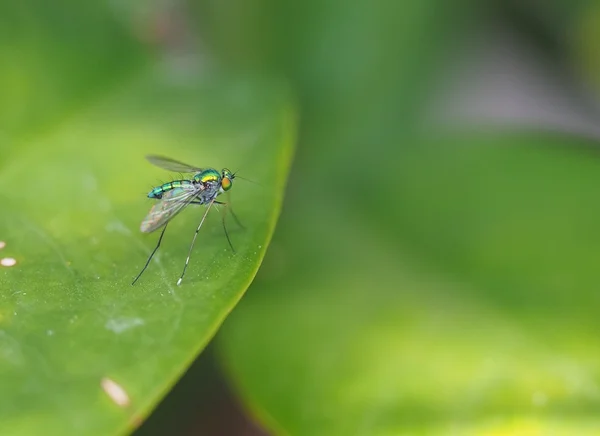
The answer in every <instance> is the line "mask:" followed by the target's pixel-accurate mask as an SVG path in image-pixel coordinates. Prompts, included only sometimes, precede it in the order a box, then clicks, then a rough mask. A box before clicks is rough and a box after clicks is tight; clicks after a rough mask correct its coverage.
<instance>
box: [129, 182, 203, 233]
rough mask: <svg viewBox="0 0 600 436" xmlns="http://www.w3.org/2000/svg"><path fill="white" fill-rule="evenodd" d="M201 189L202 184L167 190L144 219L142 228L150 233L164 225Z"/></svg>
mask: <svg viewBox="0 0 600 436" xmlns="http://www.w3.org/2000/svg"><path fill="white" fill-rule="evenodd" d="M201 191H202V185H198V186H189V187H182V188H176V189H172V190H170V191H167V192H165V193H164V194H163V196H162V198H161V199H160V200H159V201H158V203H156V204H155V205H154V206H152V209H150V212H148V215H146V218H144V220H143V221H142V224H141V226H140V230H141V231H142V232H144V233H150V232H153V231H154V230H156V229H158V228H160V227H162V226H163V225H165V224H166V223H167V222H168V221H169V220H171V219H172V218H173V217H174V216H175V215H177V214H178V213H179V212H181V210H182V209H183V208H184V207H186V206H187V205H188V204H190V202H191V201H192V200H193V199H194V198H196V196H197V195H198V194H199V193H200V192H201Z"/></svg>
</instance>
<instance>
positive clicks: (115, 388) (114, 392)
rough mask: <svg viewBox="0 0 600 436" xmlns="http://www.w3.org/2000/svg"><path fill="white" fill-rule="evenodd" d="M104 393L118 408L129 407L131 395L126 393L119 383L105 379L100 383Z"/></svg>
mask: <svg viewBox="0 0 600 436" xmlns="http://www.w3.org/2000/svg"><path fill="white" fill-rule="evenodd" d="M100 385H101V386H102V389H104V392H106V394H107V395H108V396H109V397H110V399H111V400H113V401H114V402H115V404H116V405H117V406H121V407H126V406H128V405H129V395H127V392H125V389H123V388H122V387H121V385H119V384H118V383H117V382H115V381H113V380H111V379H109V378H108V377H104V378H103V379H102V381H101V382H100Z"/></svg>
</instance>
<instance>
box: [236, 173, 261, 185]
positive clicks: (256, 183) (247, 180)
mask: <svg viewBox="0 0 600 436" xmlns="http://www.w3.org/2000/svg"><path fill="white" fill-rule="evenodd" d="M233 178H234V179H242V180H245V181H246V182H250V183H254V184H255V185H258V186H262V185H261V184H260V183H258V182H255V181H254V180H250V179H247V178H245V177H242V176H238V175H237V171H236V172H235V173H233Z"/></svg>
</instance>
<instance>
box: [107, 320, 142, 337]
mask: <svg viewBox="0 0 600 436" xmlns="http://www.w3.org/2000/svg"><path fill="white" fill-rule="evenodd" d="M141 325H144V320H143V319H141V318H113V319H109V320H108V321H106V324H105V325H104V327H105V328H106V329H107V330H111V331H113V332H115V333H117V334H120V333H123V332H124V331H126V330H129V329H132V328H134V327H139V326H141Z"/></svg>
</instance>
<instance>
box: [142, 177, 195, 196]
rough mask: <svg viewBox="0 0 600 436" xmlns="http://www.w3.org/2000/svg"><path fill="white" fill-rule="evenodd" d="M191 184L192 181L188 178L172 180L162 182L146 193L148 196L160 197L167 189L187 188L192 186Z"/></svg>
mask: <svg viewBox="0 0 600 436" xmlns="http://www.w3.org/2000/svg"><path fill="white" fill-rule="evenodd" d="M192 184H193V183H192V182H191V181H190V180H173V181H172V182H167V183H164V184H162V185H160V186H157V187H156V188H154V189H152V191H150V192H149V193H148V198H157V199H161V198H162V196H163V194H164V193H165V192H167V191H171V190H172V189H181V188H184V189H185V188H189V187H190V186H192Z"/></svg>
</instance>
